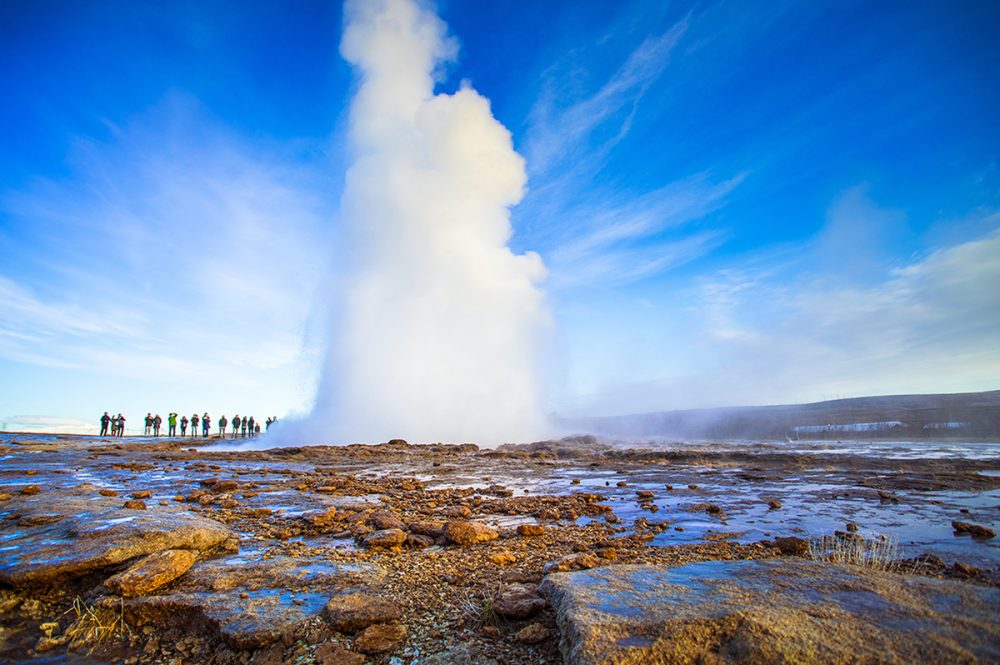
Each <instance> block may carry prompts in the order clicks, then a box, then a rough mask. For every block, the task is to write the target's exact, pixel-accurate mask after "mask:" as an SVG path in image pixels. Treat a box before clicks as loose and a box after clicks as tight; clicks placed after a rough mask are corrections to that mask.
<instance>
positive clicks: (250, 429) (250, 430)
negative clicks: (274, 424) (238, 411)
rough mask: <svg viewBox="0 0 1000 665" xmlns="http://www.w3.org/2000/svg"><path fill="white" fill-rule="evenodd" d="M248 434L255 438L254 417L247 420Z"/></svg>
mask: <svg viewBox="0 0 1000 665" xmlns="http://www.w3.org/2000/svg"><path fill="white" fill-rule="evenodd" d="M247 432H249V433H250V436H253V416H250V417H249V418H248V419H247Z"/></svg>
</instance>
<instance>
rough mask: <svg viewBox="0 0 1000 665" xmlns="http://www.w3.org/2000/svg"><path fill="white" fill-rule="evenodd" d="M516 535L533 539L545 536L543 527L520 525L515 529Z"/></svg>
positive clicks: (538, 525) (539, 525)
mask: <svg viewBox="0 0 1000 665" xmlns="http://www.w3.org/2000/svg"><path fill="white" fill-rule="evenodd" d="M517 534H518V535H519V536H525V537H535V536H542V535H545V527H544V526H542V525H541V524H521V525H519V526H518V527H517Z"/></svg>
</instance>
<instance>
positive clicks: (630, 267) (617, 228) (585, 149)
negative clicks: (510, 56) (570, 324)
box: [515, 16, 745, 291]
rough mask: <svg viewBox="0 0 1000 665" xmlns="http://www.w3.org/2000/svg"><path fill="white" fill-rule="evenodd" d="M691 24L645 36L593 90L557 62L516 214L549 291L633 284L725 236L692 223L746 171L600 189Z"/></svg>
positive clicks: (535, 114) (530, 142) (533, 132)
mask: <svg viewBox="0 0 1000 665" xmlns="http://www.w3.org/2000/svg"><path fill="white" fill-rule="evenodd" d="M691 20H692V19H691V17H690V16H687V17H684V18H683V19H681V20H679V21H677V22H675V23H673V24H672V25H670V26H669V27H668V28H667V29H666V30H664V31H662V32H659V33H656V34H653V35H650V36H647V37H646V38H645V39H642V40H641V41H640V42H639V43H638V45H637V46H636V47H635V48H633V49H632V50H631V51H629V52H628V53H627V54H625V55H624V56H623V59H622V61H621V62H620V64H619V66H618V67H617V68H615V70H614V71H613V73H612V74H611V75H610V77H609V78H607V79H606V80H603V81H601V82H599V84H598V85H597V86H596V90H595V91H594V92H593V93H592V94H584V95H579V94H578V91H575V90H570V89H569V88H570V86H569V84H567V83H566V82H565V81H563V77H562V76H560V75H558V74H556V73H554V72H555V70H557V69H558V68H556V67H554V68H553V73H551V74H550V77H549V79H548V81H547V83H546V84H545V87H544V90H543V92H542V94H541V97H540V100H539V101H538V103H536V105H535V107H534V108H533V109H532V111H531V113H530V118H531V125H530V127H529V128H528V130H527V132H526V137H527V138H526V141H525V154H526V156H527V162H528V168H529V175H530V179H529V193H528V196H527V198H526V200H525V202H524V203H523V204H522V205H521V206H520V207H519V208H518V209H517V210H516V211H515V216H516V219H517V220H518V222H519V223H518V228H519V232H520V233H521V242H522V243H523V244H525V245H526V246H532V247H536V248H538V249H540V250H541V251H542V253H543V256H544V257H545V260H546V264H547V265H548V267H549V270H550V275H551V277H550V278H549V280H548V281H547V287H548V288H550V289H552V290H554V291H561V290H565V289H572V288H577V287H586V286H592V285H600V286H601V287H608V286H620V285H624V284H629V283H632V282H636V281H639V280H642V279H644V278H646V277H650V276H653V275H656V274H658V273H662V272H664V271H667V270H670V269H672V268H676V267H678V266H680V265H683V264H685V263H687V262H689V261H691V260H694V259H696V258H698V257H700V256H704V255H706V254H708V253H710V252H711V251H712V250H713V249H715V248H717V247H718V246H719V245H720V244H721V243H722V242H724V240H725V238H726V232H725V231H724V230H721V229H711V228H708V229H706V228H699V229H697V230H692V229H691V228H688V227H690V226H691V225H692V224H694V223H696V222H698V221H699V220H701V219H703V218H704V217H706V216H707V215H709V214H710V213H712V212H714V211H716V210H719V209H720V208H722V207H724V206H725V204H726V202H727V197H728V196H729V195H730V193H731V192H732V191H733V190H734V189H736V187H737V186H738V185H739V184H740V183H741V182H742V181H743V179H744V177H745V174H736V175H733V176H729V177H727V178H716V177H714V176H713V174H712V173H709V172H702V173H694V174H691V175H690V176H687V177H684V178H680V179H676V180H672V181H668V182H666V183H665V184H661V185H658V186H654V187H652V188H650V189H648V190H647V191H641V190H640V191H634V188H633V187H618V186H616V185H615V184H614V183H612V182H610V181H604V182H602V183H601V184H600V185H599V186H597V185H595V183H596V181H597V176H598V174H599V173H600V172H601V170H602V168H603V165H604V163H605V161H606V160H607V159H608V158H609V157H610V156H611V155H612V154H613V153H614V151H615V149H616V148H617V147H618V146H619V144H620V143H621V142H622V141H623V140H624V139H625V138H626V137H627V136H628V134H629V132H630V130H631V128H632V125H633V119H634V118H635V117H636V115H637V114H638V113H640V112H641V110H642V109H641V105H642V102H643V98H644V96H645V95H646V93H647V91H648V90H649V89H650V87H651V86H653V85H654V84H655V83H656V82H657V81H658V80H659V79H660V78H661V77H662V76H663V75H664V72H665V71H666V70H667V67H668V65H669V63H670V61H671V55H672V53H673V51H674V50H675V49H676V48H677V47H678V45H679V44H680V43H681V41H682V39H683V37H684V35H685V34H686V33H687V31H688V29H689V26H690V23H691ZM566 100H569V101H568V102H567V101H566Z"/></svg>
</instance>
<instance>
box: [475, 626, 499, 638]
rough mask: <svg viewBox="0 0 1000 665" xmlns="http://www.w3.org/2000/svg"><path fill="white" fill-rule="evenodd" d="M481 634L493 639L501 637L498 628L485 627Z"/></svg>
mask: <svg viewBox="0 0 1000 665" xmlns="http://www.w3.org/2000/svg"><path fill="white" fill-rule="evenodd" d="M479 632H480V633H482V634H483V635H485V636H487V637H493V638H497V637H500V635H501V633H500V629H499V628H497V627H496V626H483V628H482V630H480V631H479Z"/></svg>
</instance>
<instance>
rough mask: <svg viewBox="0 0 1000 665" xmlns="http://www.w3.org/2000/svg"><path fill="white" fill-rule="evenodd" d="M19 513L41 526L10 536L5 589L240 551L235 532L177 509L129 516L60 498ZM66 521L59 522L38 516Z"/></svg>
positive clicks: (1, 559) (1, 571) (0, 562)
mask: <svg viewBox="0 0 1000 665" xmlns="http://www.w3.org/2000/svg"><path fill="white" fill-rule="evenodd" d="M42 496H52V500H51V501H49V500H46V501H45V502H37V503H34V504H31V505H25V506H22V507H19V509H18V515H19V516H20V517H21V518H22V519H24V520H25V521H26V523H31V522H33V521H41V522H42V523H41V524H39V525H38V526H32V527H30V528H23V529H18V530H16V531H8V532H7V533H6V534H5V537H4V545H5V546H4V547H3V548H0V584H8V585H11V586H15V587H25V586H41V585H49V584H53V583H57V582H59V581H61V580H65V579H68V578H74V577H80V576H83V575H87V574H90V573H94V572H98V571H101V570H104V569H107V568H113V567H116V566H119V565H120V564H123V563H125V562H127V561H130V560H132V559H136V558H139V557H144V556H148V555H150V554H154V553H157V552H163V551H165V550H190V551H193V552H201V551H206V550H213V549H216V548H219V547H220V546H223V545H230V546H235V543H236V542H237V537H236V534H235V533H233V531H231V530H230V529H229V527H227V526H225V525H224V524H221V523H219V522H216V521H215V520H211V519H207V518H205V517H199V516H197V515H192V514H191V513H189V512H187V511H180V510H176V509H174V508H173V507H172V506H171V507H161V506H154V507H150V508H149V509H148V510H143V511H134V510H123V509H122V508H121V505H120V504H118V503H117V502H114V503H109V502H112V501H114V500H113V499H103V498H102V499H97V500H93V501H88V500H80V499H75V498H73V497H58V496H57V493H55V492H50V493H48V495H42ZM53 511H56V512H58V513H59V514H61V515H63V519H61V520H58V521H46V520H32V519H31V518H32V516H38V515H49V514H50V513H52V512H53Z"/></svg>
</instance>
